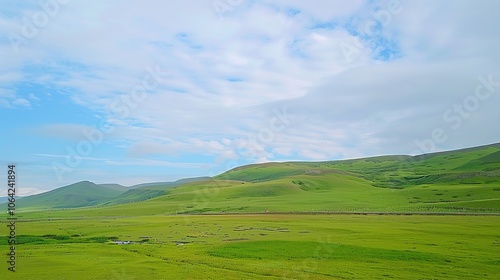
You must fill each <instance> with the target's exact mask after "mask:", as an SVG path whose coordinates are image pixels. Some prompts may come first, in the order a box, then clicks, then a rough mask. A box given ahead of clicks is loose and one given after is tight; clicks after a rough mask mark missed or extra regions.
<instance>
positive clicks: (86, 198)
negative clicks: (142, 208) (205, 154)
mask: <svg viewBox="0 0 500 280" xmlns="http://www.w3.org/2000/svg"><path fill="white" fill-rule="evenodd" d="M207 178H209V177H196V178H186V179H180V180H177V181H175V182H157V183H145V184H140V185H134V186H131V187H125V186H122V185H120V184H95V183H93V182H89V181H81V182H77V183H74V184H71V185H68V186H63V187H60V188H57V189H54V190H51V191H48V192H44V193H40V194H36V195H31V196H27V197H22V198H21V197H17V208H18V209H23V208H24V209H26V208H37V209H43V208H79V207H88V206H97V205H113V204H122V203H130V202H137V201H142V200H146V199H150V198H153V197H157V196H160V195H164V194H166V192H167V190H168V189H169V188H173V187H176V186H179V185H182V184H185V183H190V182H196V181H201V180H206V179H207ZM0 199H2V200H0V203H1V204H0V207H3V204H5V203H6V202H7V197H1V198H0Z"/></svg>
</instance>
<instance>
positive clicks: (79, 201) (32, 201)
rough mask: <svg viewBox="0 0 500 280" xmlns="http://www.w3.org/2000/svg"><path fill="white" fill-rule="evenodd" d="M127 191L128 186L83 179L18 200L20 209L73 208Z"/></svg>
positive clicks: (91, 203) (95, 202)
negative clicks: (109, 184) (99, 183)
mask: <svg viewBox="0 0 500 280" xmlns="http://www.w3.org/2000/svg"><path fill="white" fill-rule="evenodd" d="M125 191H126V188H124V187H123V188H118V187H116V186H112V187H108V186H106V185H104V186H102V185H96V184H94V183H92V182H88V181H82V182H78V183H75V184H72V185H69V186H66V187H61V188H58V189H55V190H51V191H49V192H46V193H41V194H37V195H32V196H29V197H25V198H21V199H19V200H18V201H17V207H18V209H22V208H25V209H26V208H40V209H43V208H73V207H84V206H92V205H97V204H99V203H102V202H103V201H106V200H108V199H111V198H114V197H116V196H118V195H120V194H122V193H124V192H125Z"/></svg>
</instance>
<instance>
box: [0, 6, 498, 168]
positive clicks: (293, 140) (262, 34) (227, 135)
mask: <svg viewBox="0 0 500 280" xmlns="http://www.w3.org/2000/svg"><path fill="white" fill-rule="evenodd" d="M387 3H389V2H387V1H319V0H314V1H299V0H293V1H284V0H277V1H248V2H245V1H243V2H242V3H241V5H239V6H238V7H236V8H235V9H234V11H232V12H230V13H227V14H224V16H223V18H222V19H221V18H219V17H218V15H217V12H216V10H214V8H213V6H212V1H203V2H200V1H195V0H190V1H153V0H148V1H142V2H119V1H107V2H98V1H90V2H89V1H87V2H79V1H71V2H69V3H68V4H67V5H65V6H64V7H63V8H61V10H60V12H59V13H58V14H57V15H56V16H55V17H54V18H52V19H51V21H50V23H49V24H48V25H47V26H45V27H44V28H43V29H42V30H40V32H39V33H38V34H37V36H35V37H34V38H32V39H30V40H28V41H27V42H26V44H23V46H22V48H21V49H20V50H19V54H18V55H14V54H13V52H12V49H11V47H10V46H9V45H8V44H3V45H1V44H0V51H1V52H2V53H7V54H9V53H10V54H11V55H7V56H6V58H5V59H6V60H5V63H2V65H0V73H2V74H0V82H1V83H2V87H3V88H4V90H3V91H2V90H0V105H1V106H4V107H8V106H15V105H16V100H17V105H19V106H22V105H28V103H27V102H29V101H28V100H30V101H32V102H35V101H37V102H38V100H37V98H41V99H43V98H46V96H45V94H37V95H36V96H34V95H28V96H27V97H23V96H20V95H19V94H18V93H17V92H15V90H11V89H14V88H15V85H16V84H18V83H23V82H26V81H30V82H33V83H43V84H44V85H47V87H49V88H51V89H53V90H51V91H52V92H58V91H60V92H62V93H64V94H65V95H67V96H69V97H70V98H71V100H72V101H73V102H75V103H76V104H78V105H80V106H84V107H87V108H88V109H90V110H91V111H93V112H95V114H97V115H98V116H99V117H100V118H101V119H103V120H108V121H109V122H110V123H113V125H114V127H115V131H114V133H113V135H109V137H110V140H113V141H115V142H114V143H115V144H116V146H117V147H119V148H120V149H125V150H126V151H125V152H123V153H122V154H124V155H128V156H131V157H139V158H147V157H152V156H177V157H182V156H186V155H194V154H199V155H203V156H209V157H212V158H213V159H214V162H217V163H218V162H223V161H226V160H233V161H244V160H245V159H249V158H252V160H258V161H264V160H273V159H281V158H290V159H293V158H294V157H296V158H300V159H314V160H316V159H329V158H341V157H359V156H364V155H374V154H386V153H405V154H406V153H410V152H411V151H414V150H415V148H416V145H415V140H422V139H425V138H427V137H429V135H430V134H431V133H432V131H433V129H435V128H442V129H443V130H445V131H446V134H447V136H448V139H447V140H446V141H445V142H444V143H440V144H439V145H438V148H439V149H447V148H459V147H463V146H473V145H479V144H485V143H488V142H495V141H498V139H499V137H500V135H499V134H498V130H494V129H491V127H495V123H494V121H495V120H497V119H498V118H499V117H500V116H499V113H498V112H499V111H498V110H497V109H496V108H495V106H494V105H495V104H498V100H499V96H498V95H494V94H493V95H491V97H490V98H489V99H488V101H485V102H482V103H481V104H480V108H479V109H477V110H476V111H475V112H473V114H471V116H470V117H468V118H467V119H465V118H464V119H463V123H462V124H461V126H460V128H459V129H453V128H452V127H451V126H452V125H453V123H451V122H446V121H445V120H443V114H444V113H445V112H446V111H447V110H449V109H450V108H451V109H453V106H454V104H459V103H462V102H463V101H464V100H465V98H467V96H469V95H471V94H473V93H474V91H475V88H476V86H477V85H478V77H479V76H487V75H489V74H493V75H495V76H494V79H495V81H496V80H500V73H499V70H500V69H499V67H498V61H499V58H500V55H499V54H500V51H499V50H500V39H499V37H498V35H497V33H498V31H497V30H496V29H497V26H499V25H500V22H499V20H498V16H497V15H496V12H497V11H498V10H499V8H500V7H499V4H497V2H495V1H482V2H481V3H476V2H473V1H440V2H435V1H427V0H422V1H401V7H402V10H401V12H400V13H397V14H394V13H393V14H389V15H390V17H388V18H386V21H385V22H382V23H381V24H380V26H379V27H380V28H379V29H377V30H376V32H375V34H374V35H372V36H367V34H365V33H363V32H364V31H366V24H367V23H370V22H371V21H374V20H377V16H376V14H377V13H379V14H380V12H385V13H386V15H387V7H388V6H387V5H388V4H387ZM37 9H38V8H37V6H36V3H35V4H34V6H31V8H29V9H27V10H24V9H20V10H16V9H15V8H13V7H12V6H9V7H8V8H6V10H8V11H9V12H10V13H13V14H15V16H13V17H9V18H5V17H2V18H0V30H2V31H5V32H9V31H13V32H14V31H15V32H19V28H20V17H21V16H22V15H25V14H26V15H30V14H32V13H33V12H34V11H36V10H37ZM293 10H295V11H296V12H298V13H295V14H294V12H292V11H293ZM16 30H17V31H16ZM346 44H347V45H350V46H351V47H352V46H354V48H355V49H354V51H355V53H354V55H353V56H352V57H346V53H345V49H344V50H343V49H342V47H341V46H343V45H346ZM376 48H379V49H377V50H375V49H376ZM351 50H352V49H351ZM350 58H352V59H350ZM40 66H43V68H41V67H40ZM157 66H158V67H159V68H160V69H162V71H164V72H168V73H169V74H168V75H165V76H163V77H162V83H161V84H160V85H159V86H158V87H157V88H155V89H154V90H152V91H151V92H148V95H147V98H146V99H145V100H143V101H140V102H136V103H135V104H134V106H129V107H128V109H129V113H128V114H126V116H123V114H120V113H118V112H114V111H112V110H111V109H110V105H111V104H113V102H116V101H117V100H120V98H125V97H128V98H130V97H131V93H132V89H133V88H134V87H135V86H138V85H141V84H142V81H143V78H144V77H145V75H148V70H146V68H147V67H151V68H153V69H154V68H155V67H157ZM40 68H41V69H43V70H44V71H40V70H36V71H35V70H34V69H40ZM497 92H500V89H497ZM52 98H56V95H55V94H54V96H52ZM283 107H286V108H287V110H288V111H289V113H290V114H292V115H293V118H292V119H291V120H290V123H289V124H287V125H286V126H285V127H284V128H283V129H282V130H280V131H273V133H274V138H273V140H272V141H267V142H266V141H264V142H263V141H258V137H259V133H261V132H262V131H265V130H266V129H270V127H271V126H270V121H271V120H272V119H273V117H275V116H274V113H273V109H277V108H283ZM90 128H91V124H84V125H82V124H46V125H43V126H41V127H40V128H38V129H36V131H37V132H38V133H39V134H40V135H44V136H50V137H58V138H62V139H66V140H80V139H82V137H83V135H82V131H83V130H84V129H90ZM107 137H108V136H107ZM256 139H257V140H256ZM252 141H253V142H256V144H255V145H256V146H257V148H263V149H265V150H264V151H262V152H261V153H258V154H257V156H256V157H255V158H254V157H251V156H250V154H251V153H249V152H248V151H245V149H243V148H242V146H244V145H245V143H248V142H252ZM109 162H110V163H113V164H115V165H116V164H122V163H123V164H128V162H129V161H127V160H124V161H120V160H118V159H116V160H113V159H110V161H109ZM183 162H190V161H186V160H183ZM149 163H150V164H164V163H156V162H149ZM88 174H91V173H88ZM96 174H97V173H96ZM96 176H104V175H103V174H98V175H96Z"/></svg>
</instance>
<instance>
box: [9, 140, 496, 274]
mask: <svg viewBox="0 0 500 280" xmlns="http://www.w3.org/2000/svg"><path fill="white" fill-rule="evenodd" d="M181 182H182V183H175V182H174V183H167V184H165V185H162V184H160V185H158V184H153V185H151V184H145V185H140V186H137V187H135V188H130V189H127V188H125V187H123V186H119V185H116V184H108V185H97V184H94V183H92V182H88V181H84V182H78V183H75V184H72V185H70V186H67V187H62V188H59V189H56V190H53V191H51V192H47V193H45V194H40V195H36V196H32V197H29V198H23V199H20V200H18V202H17V207H16V214H15V217H16V218H17V219H18V220H17V224H16V235H17V243H18V244H17V246H16V257H17V263H16V270H17V271H16V272H15V273H11V272H9V271H7V267H8V264H7V262H3V263H4V265H5V268H4V269H5V273H10V274H5V273H2V275H8V277H9V278H8V279H51V280H54V279H116V280H122V279H498V274H499V272H500V270H499V267H500V214H499V213H500V144H494V145H489V146H484V147H477V148H471V149H465V150H459V151H450V152H444V153H437V154H430V155H423V156H417V157H410V156H383V157H375V158H365V159H356V160H345V161H328V162H285V163H266V164H256V165H249V166H242V167H238V168H235V169H233V170H230V171H228V172H225V173H223V174H221V175H218V176H215V177H213V178H201V179H196V180H191V179H190V180H184V181H181ZM0 207H2V208H4V207H5V208H4V209H6V207H7V206H6V204H3V205H0ZM306 213H307V214H306ZM382 214H383V215H382ZM7 217H8V216H7V213H6V212H1V213H0V222H1V223H2V224H1V225H0V226H1V228H3V229H4V230H2V231H0V246H1V247H2V248H8V245H7V243H8V237H7V234H8V231H7V229H8V228H7V227H5V225H6V224H7ZM118 241H130V242H132V244H115V242H118ZM4 256H5V261H6V260H7V256H6V255H4Z"/></svg>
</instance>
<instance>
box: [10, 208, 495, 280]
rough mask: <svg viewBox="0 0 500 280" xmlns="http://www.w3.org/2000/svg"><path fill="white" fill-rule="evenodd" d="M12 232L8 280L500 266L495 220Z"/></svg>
mask: <svg viewBox="0 0 500 280" xmlns="http://www.w3.org/2000/svg"><path fill="white" fill-rule="evenodd" d="M18 234H19V237H18V242H20V243H23V244H19V245H18V246H17V261H18V265H17V272H15V274H14V273H11V274H10V275H8V274H6V273H3V275H8V276H9V277H8V278H6V279H120V280H121V279H498V278H497V276H498V267H499V265H500V255H499V252H500V217H477V216H453V217H440V216H378V215H271V214H268V215H265V214H263V215H219V216H213V215H211V216H138V217H131V218H87V219H82V220H71V219H68V220H51V221H49V220H46V219H45V220H39V221H29V222H19V223H18ZM0 240H1V242H2V244H3V245H5V244H6V239H5V237H3V238H2V239H0ZM112 240H130V241H142V242H144V243H141V244H130V245H116V244H113V243H112V242H111V241H112ZM5 266H6V265H5ZM4 269H5V271H6V272H8V271H7V267H5V268H4ZM9 273H10V272H9Z"/></svg>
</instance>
